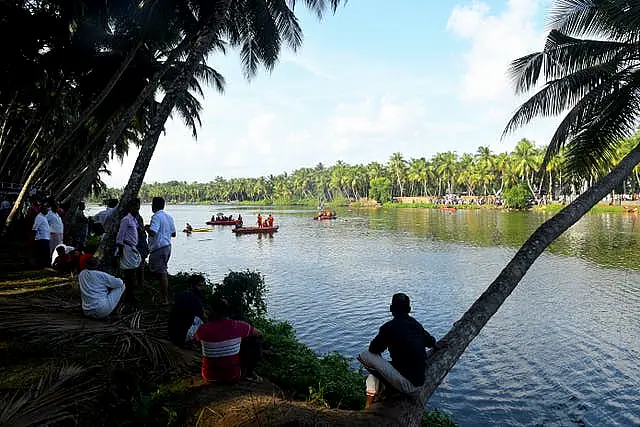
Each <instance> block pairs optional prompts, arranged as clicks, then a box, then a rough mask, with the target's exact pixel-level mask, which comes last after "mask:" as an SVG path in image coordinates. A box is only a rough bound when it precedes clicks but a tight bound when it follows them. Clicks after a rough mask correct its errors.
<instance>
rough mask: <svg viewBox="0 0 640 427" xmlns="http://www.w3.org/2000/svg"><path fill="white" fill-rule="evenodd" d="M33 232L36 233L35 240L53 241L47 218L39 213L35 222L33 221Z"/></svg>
mask: <svg viewBox="0 0 640 427" xmlns="http://www.w3.org/2000/svg"><path fill="white" fill-rule="evenodd" d="M32 230H33V231H35V232H36V238H35V240H49V239H51V231H50V230H49V223H48V222H47V217H45V216H44V215H42V214H41V213H39V214H38V215H36V219H35V221H33V228H32Z"/></svg>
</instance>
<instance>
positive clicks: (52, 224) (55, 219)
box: [46, 203, 64, 256]
mask: <svg viewBox="0 0 640 427" xmlns="http://www.w3.org/2000/svg"><path fill="white" fill-rule="evenodd" d="M46 218H47V222H48V223H49V234H50V237H49V256H51V255H52V254H53V252H55V250H56V247H57V246H58V245H60V244H62V240H63V238H64V224H63V223H62V218H60V215H58V205H57V204H55V203H51V210H49V213H48V214H47V216H46Z"/></svg>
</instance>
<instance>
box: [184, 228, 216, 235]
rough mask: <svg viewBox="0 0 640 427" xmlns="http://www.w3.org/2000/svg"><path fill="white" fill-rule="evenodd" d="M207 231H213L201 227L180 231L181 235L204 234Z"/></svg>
mask: <svg viewBox="0 0 640 427" xmlns="http://www.w3.org/2000/svg"><path fill="white" fill-rule="evenodd" d="M207 231H213V229H211V228H208V227H201V228H192V229H191V230H189V229H188V228H185V229H184V230H182V232H183V233H187V234H189V233H204V232H207Z"/></svg>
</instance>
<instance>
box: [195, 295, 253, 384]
mask: <svg viewBox="0 0 640 427" xmlns="http://www.w3.org/2000/svg"><path fill="white" fill-rule="evenodd" d="M228 314H229V305H228V303H227V301H225V300H224V299H221V300H219V301H216V303H214V304H213V306H212V307H211V317H210V320H209V321H208V322H207V323H205V324H203V325H202V326H200V327H199V328H198V331H197V332H196V339H197V340H198V341H200V344H201V346H202V378H203V379H204V380H205V381H206V382H213V383H233V382H236V381H239V380H240V379H242V378H243V377H244V378H246V379H247V380H249V381H253V382H260V381H261V380H262V379H261V378H260V377H259V376H257V375H256V374H255V373H254V372H253V370H254V369H255V367H256V365H257V364H258V361H259V360H260V357H261V351H260V344H259V342H258V341H257V337H261V336H262V332H261V331H260V330H259V329H257V328H254V327H253V326H251V325H250V324H248V323H247V322H243V321H241V320H233V319H230V318H229V317H227V316H228Z"/></svg>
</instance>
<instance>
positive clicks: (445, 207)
mask: <svg viewBox="0 0 640 427" xmlns="http://www.w3.org/2000/svg"><path fill="white" fill-rule="evenodd" d="M440 210H441V211H449V212H455V211H457V210H458V208H456V207H454V206H441V207H440Z"/></svg>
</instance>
